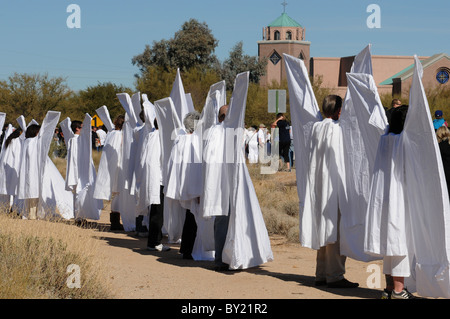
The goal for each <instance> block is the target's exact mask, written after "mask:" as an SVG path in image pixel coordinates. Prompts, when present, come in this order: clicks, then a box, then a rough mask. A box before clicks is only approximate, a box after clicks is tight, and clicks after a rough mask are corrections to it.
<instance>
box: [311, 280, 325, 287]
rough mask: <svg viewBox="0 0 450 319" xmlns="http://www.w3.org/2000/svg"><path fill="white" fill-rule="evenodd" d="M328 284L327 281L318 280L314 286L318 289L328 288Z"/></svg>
mask: <svg viewBox="0 0 450 319" xmlns="http://www.w3.org/2000/svg"><path fill="white" fill-rule="evenodd" d="M326 284H327V281H326V280H316V281H315V282H314V286H316V287H320V286H326Z"/></svg>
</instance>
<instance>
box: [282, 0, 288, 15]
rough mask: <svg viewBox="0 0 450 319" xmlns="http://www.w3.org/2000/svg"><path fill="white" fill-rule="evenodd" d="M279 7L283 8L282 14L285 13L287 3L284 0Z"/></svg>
mask: <svg viewBox="0 0 450 319" xmlns="http://www.w3.org/2000/svg"><path fill="white" fill-rule="evenodd" d="M281 5H282V6H283V7H284V9H283V13H286V6H287V5H288V3H287V2H286V0H284V1H283V2H282V3H281Z"/></svg>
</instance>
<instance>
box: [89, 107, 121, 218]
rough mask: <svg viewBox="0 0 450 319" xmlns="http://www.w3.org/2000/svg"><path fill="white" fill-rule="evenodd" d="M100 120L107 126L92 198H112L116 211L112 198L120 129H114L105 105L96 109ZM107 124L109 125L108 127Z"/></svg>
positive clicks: (116, 182)
mask: <svg viewBox="0 0 450 319" xmlns="http://www.w3.org/2000/svg"><path fill="white" fill-rule="evenodd" d="M96 112H97V114H98V116H99V117H100V119H101V120H102V122H103V123H104V124H105V126H107V129H108V133H107V134H106V140H105V145H104V146H103V149H102V155H101V157H100V163H99V167H98V172H97V180H96V181H95V188H94V198H96V199H102V200H113V202H112V203H111V210H112V211H116V212H118V211H119V210H118V207H116V206H115V204H116V200H115V198H114V199H113V195H114V196H115V195H116V194H117V193H118V192H119V186H118V178H119V171H120V169H121V167H122V140H123V134H122V131H119V130H115V129H114V126H113V124H112V122H111V119H110V117H109V112H108V111H107V108H106V106H102V107H101V108H99V109H97V110H96ZM108 126H109V127H108Z"/></svg>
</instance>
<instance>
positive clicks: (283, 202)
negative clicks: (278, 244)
mask: <svg viewBox="0 0 450 319" xmlns="http://www.w3.org/2000/svg"><path fill="white" fill-rule="evenodd" d="M248 168H249V173H250V176H251V178H252V181H253V185H254V187H255V191H256V195H257V196H258V200H259V204H260V206H261V210H262V213H263V216H264V220H265V223H266V227H267V230H268V232H269V234H276V235H282V236H285V237H286V239H287V240H288V241H290V242H298V239H299V219H298V213H299V206H298V205H299V201H298V195H297V184H296V177H295V171H294V170H292V172H277V173H276V174H261V173H260V166H259V165H257V164H253V165H248Z"/></svg>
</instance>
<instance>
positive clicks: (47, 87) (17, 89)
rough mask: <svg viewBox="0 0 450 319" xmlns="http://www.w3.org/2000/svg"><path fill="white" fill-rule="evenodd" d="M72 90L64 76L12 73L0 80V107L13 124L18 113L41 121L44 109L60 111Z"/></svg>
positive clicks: (44, 112)
mask: <svg viewBox="0 0 450 319" xmlns="http://www.w3.org/2000/svg"><path fill="white" fill-rule="evenodd" d="M71 94H72V91H71V90H70V89H69V88H68V86H67V85H66V83H65V79H64V78H61V77H54V78H51V77H49V76H48V75H47V74H44V75H41V74H18V73H15V74H13V75H12V76H10V77H9V78H8V80H7V81H1V82H0V109H1V110H4V112H5V113H6V114H7V116H8V118H9V120H8V122H9V123H12V124H13V125H16V124H17V123H16V121H15V119H16V118H18V117H19V116H21V115H23V116H24V117H25V119H26V121H27V122H29V121H31V120H32V119H36V120H37V121H38V122H40V121H42V120H43V118H44V117H45V115H46V113H47V111H50V110H51V111H63V110H64V109H65V107H66V105H67V100H68V98H69V97H70V96H71ZM11 119H14V120H11Z"/></svg>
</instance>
